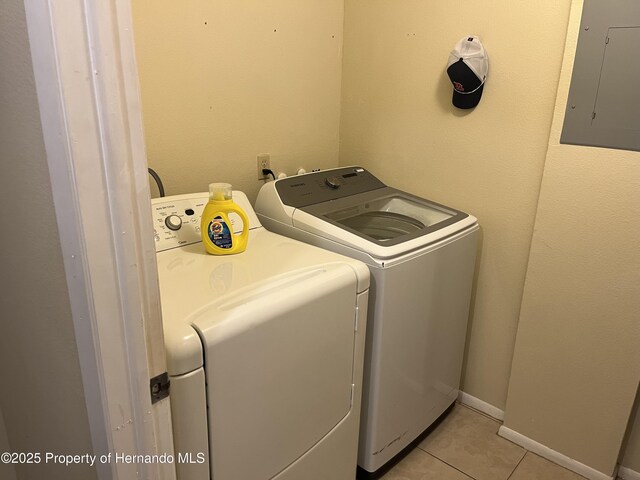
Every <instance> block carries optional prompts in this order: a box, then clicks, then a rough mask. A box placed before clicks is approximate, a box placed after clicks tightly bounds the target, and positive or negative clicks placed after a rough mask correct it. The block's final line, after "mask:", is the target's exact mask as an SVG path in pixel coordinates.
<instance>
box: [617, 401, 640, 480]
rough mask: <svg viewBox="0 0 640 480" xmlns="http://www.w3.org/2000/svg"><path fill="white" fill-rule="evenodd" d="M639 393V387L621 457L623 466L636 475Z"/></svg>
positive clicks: (639, 445)
mask: <svg viewBox="0 0 640 480" xmlns="http://www.w3.org/2000/svg"><path fill="white" fill-rule="evenodd" d="M639 394H640V389H639V390H638V394H636V408H635V410H634V420H633V422H632V423H631V425H629V428H630V431H629V437H628V438H627V443H626V445H625V451H624V452H623V456H622V459H621V464H622V466H623V467H625V468H627V469H629V470H631V471H632V472H636V473H638V475H640V412H639V411H638V407H639V406H640V398H638V396H637V395H639Z"/></svg>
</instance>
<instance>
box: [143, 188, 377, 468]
mask: <svg viewBox="0 0 640 480" xmlns="http://www.w3.org/2000/svg"><path fill="white" fill-rule="evenodd" d="M233 198H234V201H235V202H236V203H237V204H239V205H240V206H241V207H242V208H243V209H244V210H245V212H246V213H247V215H248V217H249V222H250V233H249V241H248V246H247V249H246V251H245V252H243V253H240V254H237V255H227V256H213V255H209V254H207V253H206V252H205V249H204V246H203V245H202V243H201V241H200V231H199V227H200V216H201V213H202V210H203V208H204V206H205V204H206V203H207V201H208V194H207V193H202V194H193V195H180V196H175V197H165V198H159V199H154V200H153V201H152V212H153V222H154V227H155V235H156V236H155V240H156V251H157V263H158V275H159V280H160V293H161V302H162V315H163V326H164V337H165V345H166V352H167V362H168V373H169V376H170V381H171V390H170V391H171V394H170V398H171V417H172V423H173V435H174V445H175V453H176V456H175V458H176V460H177V463H176V469H177V474H178V479H180V480H205V479H207V480H209V479H212V480H271V479H273V480H300V479H303V478H304V479H306V480H327V479H329V478H331V479H340V480H352V479H353V477H354V475H355V471H356V457H357V437H358V425H359V415H360V401H361V389H362V365H363V355H364V336H365V328H366V327H365V326H366V310H367V298H368V288H369V271H368V269H367V267H366V265H364V264H363V263H361V262H358V261H355V260H353V259H351V258H347V257H343V256H341V255H337V254H335V253H332V252H328V251H326V250H322V249H320V248H316V247H313V246H310V245H307V244H304V243H302V242H298V241H296V240H292V239H290V238H287V237H283V236H281V235H277V234H275V233H271V232H268V231H267V230H266V229H265V228H263V227H262V226H261V224H260V222H259V221H258V219H257V217H256V216H255V213H254V211H253V209H252V207H251V205H250V203H249V201H248V200H247V197H246V196H245V195H244V194H243V193H241V192H233ZM231 220H232V223H233V224H234V230H235V231H239V230H241V229H242V226H241V220H240V217H238V216H237V215H235V214H232V215H231ZM181 459H182V460H185V459H188V460H190V462H186V461H181Z"/></svg>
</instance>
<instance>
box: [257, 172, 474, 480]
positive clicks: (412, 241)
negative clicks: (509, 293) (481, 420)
mask: <svg viewBox="0 0 640 480" xmlns="http://www.w3.org/2000/svg"><path fill="white" fill-rule="evenodd" d="M255 207H256V212H257V215H258V218H259V219H260V221H261V222H262V224H263V225H264V226H265V227H266V228H267V229H269V230H271V231H274V232H278V233H281V234H283V235H287V236H289V237H291V238H296V239H299V240H302V241H305V242H307V243H310V244H313V245H316V246H320V247H323V248H326V249H328V250H331V251H334V252H338V253H341V254H343V255H347V256H349V257H351V258H354V259H358V260H361V261H363V262H365V263H366V264H367V265H368V266H369V269H370V271H371V289H370V293H369V319H368V327H367V340H366V354H365V379H364V392H363V404H362V419H361V427H360V445H359V451H358V465H359V468H358V476H359V477H360V478H376V477H378V476H380V475H382V474H383V473H384V472H385V471H387V470H388V469H389V468H390V467H391V466H393V464H395V463H396V462H397V461H398V460H399V459H401V458H402V457H403V456H404V455H405V454H406V453H408V451H410V450H411V449H412V448H413V447H415V446H416V445H417V443H419V442H420V441H421V440H422V438H424V436H425V435H426V434H427V433H428V432H429V428H430V427H431V426H432V425H433V424H434V422H435V421H436V420H437V419H438V418H441V417H442V416H443V415H445V414H446V412H447V411H448V410H450V408H451V407H452V406H453V403H454V402H455V400H456V398H457V396H458V392H459V384H460V375H461V370H462V359H463V354H464V345H465V339H466V331H467V320H468V316H469V304H470V298H471V289H472V283H473V276H474V268H475V267H474V266H475V258H476V244H477V237H478V231H479V226H478V222H477V219H476V218H475V217H473V216H472V215H468V214H466V213H464V212H461V211H458V210H456V209H453V208H450V207H446V206H444V205H440V204H437V203H435V202H432V201H429V200H427V199H424V198H420V197H417V196H415V195H411V194H409V193H407V192H403V191H400V190H397V189H395V188H392V187H389V186H387V185H385V184H384V183H383V182H382V181H380V180H379V179H378V178H376V177H375V176H374V175H373V174H371V173H370V172H369V171H367V170H365V169H364V168H361V167H346V168H338V169H332V170H326V171H320V172H315V173H311V174H306V175H300V176H296V177H289V178H285V179H281V180H277V181H275V182H270V183H267V184H265V185H264V186H263V187H262V188H261V190H260V192H259V194H258V198H257V201H256V205H255Z"/></svg>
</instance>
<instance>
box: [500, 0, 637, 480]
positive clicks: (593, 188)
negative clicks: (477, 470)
mask: <svg viewBox="0 0 640 480" xmlns="http://www.w3.org/2000/svg"><path fill="white" fill-rule="evenodd" d="M572 3H573V5H572V11H571V21H570V27H569V33H568V35H567V45H566V49H565V56H564V63H563V67H562V76H561V79H560V83H559V88H558V96H557V100H556V106H555V113H554V121H553V127H552V131H551V135H550V138H549V149H548V152H547V157H546V162H545V168H544V174H543V179H542V186H541V191H540V200H539V203H538V208H537V214H536V221H535V228H534V234H533V240H532V245H531V254H530V257H529V268H528V271H527V276H526V282H525V288H524V296H523V300H522V310H521V314H520V321H519V324H518V334H517V340H516V345H515V353H514V358H513V368H512V373H511V379H510V384H509V394H508V399H507V410H506V417H505V426H506V427H508V428H510V429H512V430H514V431H516V432H518V433H520V434H522V435H524V436H526V437H528V438H530V439H533V440H535V441H537V442H539V443H541V444H543V445H546V446H547V447H549V448H551V449H553V450H556V451H558V452H560V453H563V454H564V455H567V456H569V457H570V458H573V459H575V460H577V461H579V462H581V463H584V464H586V465H588V466H590V467H592V468H595V469H596V470H598V471H600V472H603V473H605V474H607V475H611V474H612V473H613V470H614V467H615V465H616V462H617V460H618V456H619V453H620V447H621V444H622V441H623V437H624V435H625V432H626V430H627V424H628V421H629V415H630V413H631V411H632V407H633V403H634V399H635V397H636V393H637V391H638V384H639V382H640V348H638V346H639V345H640V321H639V313H638V312H640V248H638V246H639V245H640V222H638V219H639V218H640V152H631V151H623V150H614V149H605V148H594V147H582V146H576V145H561V144H560V133H561V130H562V123H563V119H564V112H565V108H566V103H567V96H568V92H569V84H570V80H571V73H572V69H573V58H574V55H575V51H576V44H577V38H578V32H579V27H580V19H581V9H582V1H581V0H574V1H573V2H572ZM638 433H640V432H638V431H637V430H636V431H635V432H634V437H633V438H632V439H631V440H632V441H631V442H630V443H629V445H630V446H631V447H632V448H634V447H633V446H634V445H636V442H637V441H638V440H637V435H638ZM635 454H636V455H637V451H636V453H635ZM629 456H630V457H629V458H626V460H628V461H630V462H632V463H633V464H634V465H637V463H638V462H637V460H638V459H637V458H633V457H634V452H633V451H630V452H629Z"/></svg>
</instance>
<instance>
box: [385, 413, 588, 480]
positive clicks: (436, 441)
mask: <svg viewBox="0 0 640 480" xmlns="http://www.w3.org/2000/svg"><path fill="white" fill-rule="evenodd" d="M500 425H501V424H500V422H498V421H497V420H494V419H493V418H491V417H488V416H486V415H484V414H482V413H480V412H477V411H476V410H473V409H471V408H468V407H466V406H464V405H461V404H456V405H455V407H454V408H453V410H452V411H451V413H450V414H449V415H448V416H447V417H446V418H445V419H444V420H443V421H442V422H441V423H440V425H438V427H437V428H436V429H435V430H434V431H433V432H431V434H430V435H429V436H428V437H427V438H426V439H424V440H423V441H422V443H420V445H419V446H418V448H416V449H414V450H413V451H412V452H411V453H410V454H409V455H407V456H406V457H405V458H404V459H403V460H402V461H401V462H400V463H398V464H397V465H396V466H395V467H393V469H391V470H390V471H389V472H388V473H387V474H386V475H384V476H383V477H381V478H382V480H584V477H582V476H580V475H578V474H576V473H573V472H571V471H569V470H566V469H565V468H563V467H560V466H558V465H556V464H554V463H552V462H549V461H548V460H545V459H544V458H541V457H539V456H537V455H535V454H533V453H531V452H528V451H527V450H525V449H524V448H522V447H520V446H518V445H516V444H515V443H511V442H510V441H509V440H505V439H504V438H502V437H500V436H498V428H500Z"/></svg>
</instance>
